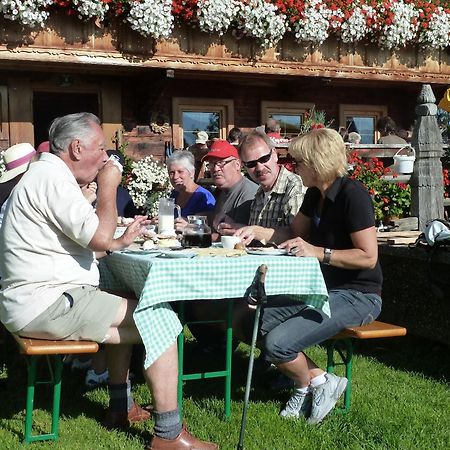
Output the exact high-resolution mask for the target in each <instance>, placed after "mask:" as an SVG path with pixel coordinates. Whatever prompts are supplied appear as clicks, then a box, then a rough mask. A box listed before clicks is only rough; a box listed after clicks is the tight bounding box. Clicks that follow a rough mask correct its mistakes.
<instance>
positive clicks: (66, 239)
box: [0, 113, 217, 450]
mask: <svg viewBox="0 0 450 450" xmlns="http://www.w3.org/2000/svg"><path fill="white" fill-rule="evenodd" d="M49 137H50V139H49V140H50V146H51V151H50V153H48V154H43V155H42V157H41V159H40V160H39V161H37V162H35V163H33V164H31V166H30V168H29V170H28V171H27V173H26V174H25V175H24V176H23V177H22V179H21V180H20V182H19V183H18V184H17V186H16V188H15V190H14V191H13V193H12V195H11V197H10V200H9V202H8V207H7V214H6V216H5V221H4V223H3V227H2V229H1V231H0V251H1V252H2V254H3V258H2V259H0V270H1V272H2V273H3V279H2V291H1V292H0V319H1V321H2V322H3V323H4V325H5V326H6V328H7V329H8V330H9V331H11V332H12V333H16V334H18V335H20V336H27V337H33V338H40V339H61V340H64V339H75V340H83V339H84V340H95V341H97V342H103V343H105V344H113V345H106V350H107V359H108V369H109V392H110V403H109V408H108V411H107V414H106V417H105V419H104V421H103V423H104V425H105V426H107V427H109V428H119V427H123V426H127V425H128V424H129V423H130V422H138V421H142V420H147V419H149V418H150V413H149V412H148V411H146V410H144V409H142V408H141V407H140V406H139V405H137V404H136V403H135V402H134V401H133V399H132V397H131V389H130V383H129V379H128V370H129V363H130V357H131V348H132V345H133V344H135V343H139V342H141V338H140V335H139V333H138V331H137V328H136V325H135V323H134V320H133V312H134V310H135V308H136V305H137V301H136V300H135V299H131V298H122V297H120V296H117V295H113V294H109V293H106V292H103V291H101V290H99V289H98V284H99V272H98V268H97V260H96V258H95V255H94V252H105V251H110V250H117V249H120V248H123V247H125V246H128V245H129V244H130V243H131V242H132V241H133V239H134V238H135V237H137V236H138V235H139V234H141V233H142V232H143V230H144V229H145V225H146V223H147V222H146V220H147V218H146V217H144V216H140V217H137V218H136V219H135V221H134V222H133V223H132V224H131V225H130V226H129V227H128V229H127V231H126V233H125V234H124V235H123V236H122V237H120V238H119V239H113V235H114V231H115V229H116V223H117V210H116V192H117V186H118V185H119V183H120V180H121V173H120V171H119V170H118V169H117V167H115V165H114V163H113V162H108V156H107V154H106V151H105V136H104V134H103V130H102V128H101V126H100V123H99V120H98V118H97V117H96V116H94V115H92V114H90V113H78V114H70V115H68V116H64V117H60V118H57V119H55V120H54V121H53V123H52V125H51V127H50V130H49ZM94 179H96V180H97V185H98V192H97V205H96V210H94V209H93V207H92V205H91V204H90V203H89V202H88V201H87V200H86V198H85V197H84V196H83V194H82V192H81V189H80V186H85V185H87V184H89V183H90V182H92V181H93V180H94ZM114 344H120V345H114ZM145 375H146V378H147V382H148V385H149V386H151V388H152V393H153V401H154V407H155V411H154V413H153V415H154V417H155V428H154V430H155V433H154V436H153V439H152V442H151V443H150V445H149V447H148V448H149V449H153V450H161V449H167V448H170V449H173V450H178V449H180V450H181V449H191V448H196V449H199V450H202V449H204V450H210V449H216V448H217V446H216V445H215V444H210V443H206V442H202V441H199V440H198V439H196V438H195V437H194V436H192V435H191V434H190V433H188V432H187V430H186V429H185V428H184V427H183V426H182V423H181V421H180V417H179V414H178V409H177V380H178V367H177V349H176V343H174V344H173V345H172V346H171V347H170V348H169V349H168V350H166V352H165V353H163V355H162V356H161V357H160V358H159V359H158V360H157V361H156V362H154V363H153V364H152V365H151V366H150V367H149V368H147V370H146V371H145Z"/></svg>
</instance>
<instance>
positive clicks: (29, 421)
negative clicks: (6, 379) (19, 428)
mask: <svg viewBox="0 0 450 450" xmlns="http://www.w3.org/2000/svg"><path fill="white" fill-rule="evenodd" d="M37 360H38V357H37V356H31V357H30V358H29V360H27V363H28V383H27V405H26V410H25V439H24V441H25V443H27V444H29V443H30V442H32V441H33V440H32V428H33V409H34V386H35V383H36V365H37Z"/></svg>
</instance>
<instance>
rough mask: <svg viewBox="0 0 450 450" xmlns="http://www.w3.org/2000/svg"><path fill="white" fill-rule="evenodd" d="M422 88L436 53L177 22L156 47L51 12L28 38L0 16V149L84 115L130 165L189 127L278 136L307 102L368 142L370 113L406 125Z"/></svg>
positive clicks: (439, 57) (443, 81) (444, 63)
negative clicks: (248, 34)
mask: <svg viewBox="0 0 450 450" xmlns="http://www.w3.org/2000/svg"><path fill="white" fill-rule="evenodd" d="M422 83H429V84H431V86H432V87H433V90H434V92H435V95H436V98H438V99H439V98H440V97H441V96H442V94H443V92H444V91H445V89H446V88H447V87H448V85H449V84H450V54H449V53H448V52H447V51H446V50H442V51H438V50H436V51H429V52H424V51H422V50H421V49H419V48H417V47H414V48H413V47H410V48H406V49H402V50H398V51H388V50H381V49H380V48H378V47H376V46H374V45H366V44H358V45H351V44H343V43H342V42H338V41H336V40H333V39H328V40H327V41H325V43H324V44H323V45H322V46H320V47H319V48H313V47H311V46H306V47H305V46H301V45H300V44H298V43H297V42H295V41H294V39H293V38H291V37H289V36H286V37H285V38H283V40H281V41H280V42H279V43H278V45H277V46H276V47H275V48H272V49H269V50H267V51H265V52H261V50H260V49H259V47H257V46H256V45H255V43H254V42H253V41H252V40H251V39H249V38H245V37H244V38H242V39H236V38H235V37H233V36H231V35H225V36H222V37H218V36H211V35H208V34H206V33H202V32H200V31H198V30H195V29H192V28H187V27H183V26H177V27H176V28H175V31H174V33H173V34H172V37H171V38H170V39H166V40H162V41H158V42H156V41H154V40H152V39H149V38H147V39H145V38H143V37H142V36H140V35H139V34H137V33H135V32H133V31H131V30H130V29H129V28H125V27H123V26H121V25H120V24H119V23H118V22H117V23H115V22H114V21H113V22H111V23H110V24H109V26H107V27H102V28H100V27H98V26H97V25H96V24H95V23H94V22H88V23H84V22H80V21H77V20H76V19H74V18H73V17H67V16H64V15H60V16H58V15H56V16H53V17H51V18H50V19H49V20H48V22H47V24H46V27H45V28H42V29H39V30H36V29H34V30H32V31H30V30H29V29H24V28H21V27H20V26H19V25H18V24H16V23H14V22H11V21H7V20H4V19H2V18H0V149H5V148H7V147H8V146H9V145H12V144H15V143H18V142H30V143H32V144H34V145H38V144H39V143H40V142H41V141H43V140H46V138H47V137H46V133H47V129H48V126H49V123H50V122H51V120H52V119H53V118H54V117H57V116H60V115H63V114H66V113H71V112H78V111H91V112H93V113H95V114H97V115H98V116H99V117H100V118H101V120H102V122H103V127H104V130H105V132H106V135H107V137H108V146H110V147H113V145H114V143H113V140H114V138H115V136H116V135H117V134H119V136H120V134H121V133H120V130H123V131H124V136H125V137H126V138H127V139H128V140H130V146H129V149H128V151H129V152H130V153H131V154H133V155H134V156H135V157H136V158H137V157H139V156H143V155H145V154H150V153H151V154H162V153H163V151H164V146H165V145H166V146H167V145H172V146H173V147H175V148H181V147H185V146H186V145H187V144H189V143H191V142H192V140H193V138H194V136H195V135H194V133H195V132H196V131H197V130H199V129H206V131H208V132H209V133H210V135H211V137H220V138H225V137H226V135H227V133H228V131H229V130H230V129H231V128H232V127H235V126H237V127H239V128H241V129H243V130H249V129H252V128H254V127H256V126H258V125H261V124H263V123H264V122H265V121H266V119H267V118H268V117H270V116H274V117H279V118H282V119H283V118H284V119H286V120H287V125H286V129H285V130H284V132H286V133H287V135H289V132H291V134H292V133H293V132H295V129H296V127H298V122H299V121H300V122H301V120H302V118H303V114H304V113H305V112H306V111H307V110H309V109H310V108H311V107H313V106H314V107H315V109H316V110H323V111H324V112H325V114H326V117H327V120H329V121H332V127H334V128H336V129H337V128H338V127H340V126H344V127H347V126H348V125H349V124H351V122H352V121H355V122H354V123H356V124H359V125H360V128H361V129H363V134H364V139H365V142H367V143H373V141H374V140H375V139H376V135H375V133H374V124H375V122H376V120H377V119H378V118H379V117H381V116H384V115H390V116H391V117H393V118H394V120H396V122H397V124H398V125H399V127H401V128H405V129H407V128H409V127H410V126H411V125H412V124H413V121H414V117H415V115H414V107H415V104H416V97H417V95H418V93H419V92H420V88H421V84H422ZM290 120H291V122H289V121H290ZM296 121H297V122H296ZM289 127H290V129H288V128H289ZM360 131H361V130H360Z"/></svg>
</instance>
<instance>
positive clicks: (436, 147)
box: [410, 84, 444, 230]
mask: <svg viewBox="0 0 450 450" xmlns="http://www.w3.org/2000/svg"><path fill="white" fill-rule="evenodd" d="M435 101H436V98H435V96H434V94H433V91H432V89H431V86H430V85H429V84H424V85H423V86H422V90H421V92H420V94H419V96H418V97H417V106H416V110H415V112H416V122H415V124H414V131H413V136H412V146H413V147H414V149H415V151H416V162H415V164H414V173H413V174H412V176H411V181H410V184H411V189H412V205H411V206H412V207H411V209H412V215H413V216H416V217H418V218H419V230H423V229H424V226H425V224H426V222H427V221H428V220H431V219H436V218H443V217H444V204H443V202H444V184H443V178H442V163H441V159H440V158H441V156H442V155H443V147H442V136H441V132H440V130H439V126H438V123H437V119H436V113H437V106H436V104H435Z"/></svg>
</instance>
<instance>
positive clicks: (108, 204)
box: [89, 161, 121, 251]
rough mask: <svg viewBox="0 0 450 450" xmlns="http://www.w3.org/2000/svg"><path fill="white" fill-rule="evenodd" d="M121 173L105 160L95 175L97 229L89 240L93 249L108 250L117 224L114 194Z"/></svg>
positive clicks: (115, 193)
mask: <svg viewBox="0 0 450 450" xmlns="http://www.w3.org/2000/svg"><path fill="white" fill-rule="evenodd" d="M120 179H121V173H120V171H119V170H118V169H117V167H116V166H115V165H114V164H113V163H112V162H111V161H109V162H107V163H106V164H105V166H104V167H103V168H102V169H101V170H100V171H99V173H98V175H97V186H98V190H97V207H96V214H97V216H98V218H99V224H98V227H97V230H96V232H95V234H94V236H93V237H92V239H91V241H90V242H89V248H90V249H91V250H94V251H105V250H110V248H111V245H112V241H113V235H114V231H115V229H116V226H117V207H116V195H117V186H118V185H119V183H120Z"/></svg>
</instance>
